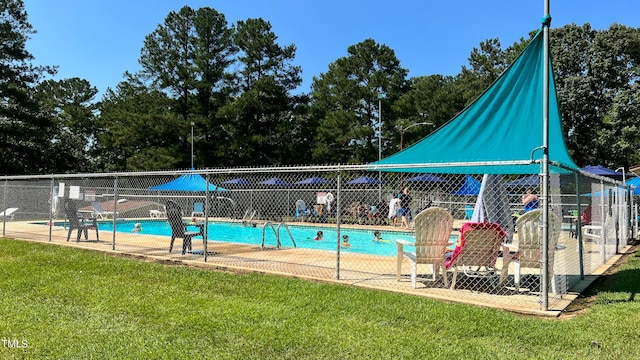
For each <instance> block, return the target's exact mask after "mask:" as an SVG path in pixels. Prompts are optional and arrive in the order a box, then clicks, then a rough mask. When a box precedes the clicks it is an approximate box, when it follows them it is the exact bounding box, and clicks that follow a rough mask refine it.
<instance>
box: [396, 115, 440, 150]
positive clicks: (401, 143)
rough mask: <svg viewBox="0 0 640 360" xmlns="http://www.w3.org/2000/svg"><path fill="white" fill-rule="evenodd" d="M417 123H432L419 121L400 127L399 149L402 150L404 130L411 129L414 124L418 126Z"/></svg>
mask: <svg viewBox="0 0 640 360" xmlns="http://www.w3.org/2000/svg"><path fill="white" fill-rule="evenodd" d="M418 125H433V123H430V122H419V123H415V124H411V125H409V126H407V127H405V128H402V129H400V151H402V149H403V146H404V132H405V131H407V130H409V129H411V128H412V127H414V126H418Z"/></svg>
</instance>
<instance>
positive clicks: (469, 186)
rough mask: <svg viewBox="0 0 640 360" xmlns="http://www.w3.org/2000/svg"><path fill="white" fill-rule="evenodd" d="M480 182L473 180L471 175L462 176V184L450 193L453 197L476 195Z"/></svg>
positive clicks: (478, 191)
mask: <svg viewBox="0 0 640 360" xmlns="http://www.w3.org/2000/svg"><path fill="white" fill-rule="evenodd" d="M480 185H481V184H480V181H478V180H476V179H474V178H473V177H472V176H471V175H465V176H464V184H462V186H461V187H460V189H458V190H456V191H454V192H452V193H451V194H453V195H478V194H479V193H480Z"/></svg>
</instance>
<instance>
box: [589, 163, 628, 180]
mask: <svg viewBox="0 0 640 360" xmlns="http://www.w3.org/2000/svg"><path fill="white" fill-rule="evenodd" d="M582 170H584V171H586V172H590V173H592V174H596V175H601V176H620V177H622V173H619V172H617V171H613V170H611V169H608V168H606V167H604V166H602V165H595V166H592V165H588V166H585V167H583V168H582Z"/></svg>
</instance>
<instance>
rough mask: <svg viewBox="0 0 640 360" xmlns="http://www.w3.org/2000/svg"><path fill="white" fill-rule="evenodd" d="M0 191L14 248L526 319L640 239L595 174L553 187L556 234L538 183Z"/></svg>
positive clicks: (349, 176)
mask: <svg viewBox="0 0 640 360" xmlns="http://www.w3.org/2000/svg"><path fill="white" fill-rule="evenodd" d="M2 180H3V181H2V183H0V186H1V187H2V188H1V189H0V206H2V208H1V209H0V210H8V209H11V208H13V209H15V208H17V210H15V211H14V212H12V213H11V214H9V212H8V211H7V215H4V216H3V217H2V219H0V221H2V235H3V236H4V237H13V238H22V239H31V240H36V241H46V242H53V243H60V244H63V243H64V244H71V245H73V246H81V247H88V248H93V249H100V250H104V251H117V252H123V253H128V254H137V255H144V256H150V257H158V258H162V259H176V260H181V261H188V262H189V261H194V262H204V261H206V262H208V263H213V264H216V265H217V266H219V267H220V268H227V269H243V270H250V271H265V272H274V273H282V274H289V275H294V276H298V277H307V278H314V279H326V280H331V281H340V282H344V283H349V284H355V285H358V286H364V287H371V288H377V289H385V290H391V291H403V292H409V293H416V294H421V295H426V296H430V297H434V298H441V299H447V300H454V301H462V302H468V303H473V304H482V305H485V306H491V307H499V308H505V309H515V310H523V311H527V310H535V309H539V308H540V307H541V305H540V304H541V297H542V296H543V295H544V294H546V295H548V301H549V308H553V307H554V306H558V304H560V303H561V301H562V300H563V299H564V298H565V297H566V294H567V293H569V292H570V291H571V289H572V287H574V286H575V285H576V284H578V283H579V282H580V281H581V280H583V279H584V277H585V276H587V275H591V274H594V273H596V272H597V271H598V269H599V268H600V267H601V266H602V265H604V264H605V263H606V262H607V261H608V260H609V259H611V257H612V256H614V255H615V254H618V253H619V252H620V251H621V250H622V249H623V248H624V247H625V246H626V245H627V244H628V243H629V242H630V241H631V239H634V238H636V233H637V221H636V219H637V210H636V204H635V202H634V197H633V196H631V194H632V193H631V192H629V189H625V188H624V187H622V186H621V183H620V182H615V181H612V180H609V179H607V178H602V177H597V176H586V174H569V175H550V180H549V183H550V187H549V194H548V198H547V200H548V203H549V209H550V210H549V217H548V221H547V222H546V224H545V222H544V221H542V217H543V216H542V215H543V213H542V212H541V211H540V209H539V207H540V206H541V205H542V204H543V203H544V202H543V200H544V199H542V198H541V194H540V190H541V188H540V177H539V176H538V175H533V176H516V175H504V176H503V175H481V174H466V175H465V174H460V175H459V174H424V173H396V172H372V171H366V170H365V169H364V168H363V167H348V166H327V167H291V168H239V169H208V170H199V171H197V172H196V171H175V172H146V173H126V174H124V173H119V174H76V175H55V176H52V175H50V176H16V177H4V178H2ZM207 184H208V185H207ZM527 197H530V199H527ZM545 225H546V226H547V231H548V233H549V241H548V244H547V247H548V252H545V251H544V249H545V247H544V239H542V236H541V234H542V233H543V232H542V229H543V228H544V226H545ZM204 239H206V240H204ZM170 249H171V251H170ZM546 263H548V271H547V273H548V274H549V276H548V278H547V279H543V278H542V276H541V274H542V273H544V271H542V269H543V267H544V265H545V264H546ZM545 288H546V289H548V290H547V291H544V289H545Z"/></svg>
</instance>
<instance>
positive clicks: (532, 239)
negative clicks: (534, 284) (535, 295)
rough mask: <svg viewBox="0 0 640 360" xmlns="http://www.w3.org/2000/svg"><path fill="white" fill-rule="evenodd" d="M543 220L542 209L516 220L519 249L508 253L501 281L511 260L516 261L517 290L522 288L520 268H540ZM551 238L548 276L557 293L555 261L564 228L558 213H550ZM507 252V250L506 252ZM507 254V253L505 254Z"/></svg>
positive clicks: (549, 228)
mask: <svg viewBox="0 0 640 360" xmlns="http://www.w3.org/2000/svg"><path fill="white" fill-rule="evenodd" d="M541 220H542V210H541V209H536V210H532V211H529V212H526V213H525V214H524V215H522V216H520V217H519V218H518V221H516V230H517V233H518V251H517V253H516V254H515V255H514V256H510V255H507V259H506V260H505V265H503V270H502V276H501V282H502V280H503V279H504V277H505V276H506V271H507V270H508V266H509V262H510V261H512V262H513V263H514V284H515V289H516V291H519V290H520V269H521V268H533V269H540V268H541V265H542V263H541V261H542V256H541V253H542V231H541V230H540V225H541V224H540V222H541ZM548 220H549V226H548V231H549V240H548V244H547V245H548V249H549V252H548V263H549V267H548V272H547V274H548V278H549V279H550V280H551V289H552V291H553V293H554V294H557V287H556V282H555V281H554V271H553V262H554V259H555V252H556V250H557V249H561V247H560V248H558V247H557V244H558V238H559V237H560V232H561V230H562V222H561V220H560V218H558V216H557V215H555V214H554V213H552V212H550V213H549V219H548ZM505 253H506V252H505ZM505 255H506V254H505Z"/></svg>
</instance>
